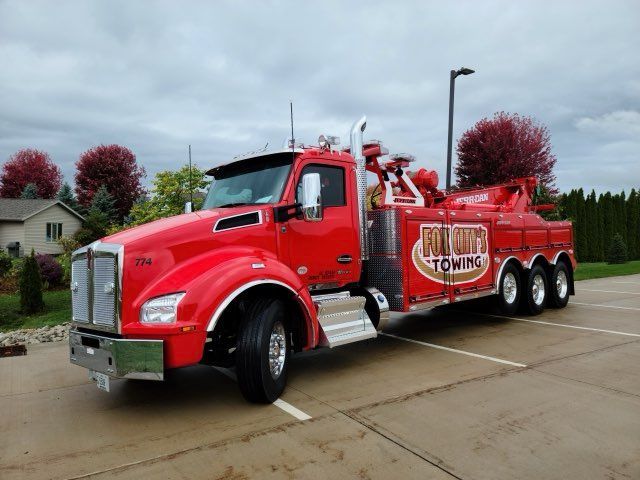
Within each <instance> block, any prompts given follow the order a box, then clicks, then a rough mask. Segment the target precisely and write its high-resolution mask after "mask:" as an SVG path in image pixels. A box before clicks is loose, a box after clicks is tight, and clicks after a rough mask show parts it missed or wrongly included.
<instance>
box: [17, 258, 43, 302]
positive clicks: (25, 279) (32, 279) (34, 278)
mask: <svg viewBox="0 0 640 480" xmlns="http://www.w3.org/2000/svg"><path fill="white" fill-rule="evenodd" d="M20 308H21V310H22V313H25V314H32V313H37V312H39V311H41V310H42V309H43V308H44V301H43V300H42V278H41V277H40V269H39V268H38V262H37V261H36V256H35V253H34V251H33V250H31V255H29V256H28V257H27V258H25V259H24V262H23V263H22V270H21V271H20Z"/></svg>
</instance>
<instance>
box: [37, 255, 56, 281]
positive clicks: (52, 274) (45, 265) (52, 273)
mask: <svg viewBox="0 0 640 480" xmlns="http://www.w3.org/2000/svg"><path fill="white" fill-rule="evenodd" d="M36 262H37V263H38V268H39V269H40V276H41V277H42V281H43V282H46V283H47V284H48V285H49V286H54V285H58V284H59V283H60V281H61V280H62V267H61V266H60V264H59V263H58V261H57V260H56V259H55V258H53V257H52V256H51V255H46V254H40V253H39V254H37V255H36Z"/></svg>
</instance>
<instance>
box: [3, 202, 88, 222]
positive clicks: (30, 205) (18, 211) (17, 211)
mask: <svg viewBox="0 0 640 480" xmlns="http://www.w3.org/2000/svg"><path fill="white" fill-rule="evenodd" d="M55 204H59V205H60V206H61V207H63V208H64V209H66V210H68V211H69V212H70V213H72V214H74V215H76V216H77V217H79V218H80V219H82V220H84V218H83V217H82V216H81V215H80V214H78V213H77V212H76V211H75V210H73V209H71V208H69V207H68V206H67V205H65V204H64V203H62V202H61V201H59V200H44V199H33V200H32V199H23V198H0V220H8V221H15V222H24V221H25V220H26V219H28V218H29V217H32V216H34V215H35V214H36V213H39V212H41V211H43V210H45V209H47V208H49V207H51V206H52V205H55Z"/></svg>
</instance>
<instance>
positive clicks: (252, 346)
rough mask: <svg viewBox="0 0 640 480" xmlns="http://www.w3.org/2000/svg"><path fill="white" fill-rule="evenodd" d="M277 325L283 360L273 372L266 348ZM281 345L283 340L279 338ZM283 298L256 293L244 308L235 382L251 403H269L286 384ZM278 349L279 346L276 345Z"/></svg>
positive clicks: (288, 352)
mask: <svg viewBox="0 0 640 480" xmlns="http://www.w3.org/2000/svg"><path fill="white" fill-rule="evenodd" d="M277 325H280V326H281V328H282V335H280V336H284V350H285V351H284V362H283V364H282V366H281V368H280V370H279V373H278V374H277V375H272V373H271V369H270V361H269V351H270V343H271V337H272V333H274V332H275V330H276V329H279V328H280V327H277ZM280 345H282V342H281V341H280ZM290 347H291V346H290V338H289V331H288V322H287V310H286V308H285V305H284V302H282V301H281V300H278V299H273V298H262V297H259V298H257V299H255V300H253V301H251V303H250V304H249V305H247V308H246V309H245V312H244V315H243V319H242V324H241V327H240V332H239V333H238V343H237V348H236V351H235V357H236V374H237V376H238V385H239V386H240V391H241V392H242V395H243V396H244V398H246V399H247V400H248V401H250V402H254V403H272V402H274V401H275V400H277V399H278V397H280V395H281V394H282V392H283V391H284V388H285V386H286V384H287V370H288V365H289V356H290V355H291V348H290ZM275 350H276V351H277V352H281V350H282V347H281V346H278V347H276V348H275Z"/></svg>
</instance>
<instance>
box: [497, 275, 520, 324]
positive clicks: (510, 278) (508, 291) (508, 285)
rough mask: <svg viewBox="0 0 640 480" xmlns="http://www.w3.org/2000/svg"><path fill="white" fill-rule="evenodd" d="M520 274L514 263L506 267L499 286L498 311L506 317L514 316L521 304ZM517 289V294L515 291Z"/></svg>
mask: <svg viewBox="0 0 640 480" xmlns="http://www.w3.org/2000/svg"><path fill="white" fill-rule="evenodd" d="M520 286H521V282H520V272H519V271H518V269H517V267H516V266H515V265H514V264H513V263H508V264H507V265H505V267H504V269H503V270H502V274H501V275H500V283H499V284H498V309H499V310H500V312H502V313H503V314H505V315H513V314H514V313H516V312H517V311H518V305H519V304H520V297H521V294H520V291H521V290H522V289H521V288H520ZM513 289H515V292H514V291H513Z"/></svg>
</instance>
